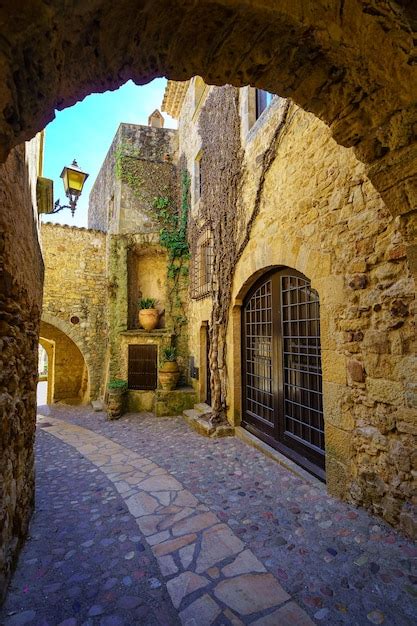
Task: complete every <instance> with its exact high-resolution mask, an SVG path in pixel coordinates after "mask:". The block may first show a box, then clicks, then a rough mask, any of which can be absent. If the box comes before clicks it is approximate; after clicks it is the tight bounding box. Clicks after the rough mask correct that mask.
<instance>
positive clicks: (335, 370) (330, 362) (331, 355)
mask: <svg viewBox="0 0 417 626" xmlns="http://www.w3.org/2000/svg"><path fill="white" fill-rule="evenodd" d="M321 355H322V369H323V380H324V381H326V382H331V383H338V384H340V385H345V384H346V357H345V356H344V354H340V353H339V352H335V351H333V350H322V353H321Z"/></svg>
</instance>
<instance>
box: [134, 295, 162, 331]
mask: <svg viewBox="0 0 417 626" xmlns="http://www.w3.org/2000/svg"><path fill="white" fill-rule="evenodd" d="M138 304H139V315H138V319H139V324H140V325H141V326H142V328H143V329H144V330H147V331H148V332H149V331H150V330H154V329H155V328H156V327H157V326H158V322H159V311H158V309H155V304H156V300H155V298H141V299H140V300H139V303H138Z"/></svg>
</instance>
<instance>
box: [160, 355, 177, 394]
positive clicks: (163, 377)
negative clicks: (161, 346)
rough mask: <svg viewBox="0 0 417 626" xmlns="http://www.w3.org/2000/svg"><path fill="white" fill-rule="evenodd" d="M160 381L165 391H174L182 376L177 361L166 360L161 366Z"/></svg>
mask: <svg viewBox="0 0 417 626" xmlns="http://www.w3.org/2000/svg"><path fill="white" fill-rule="evenodd" d="M158 377H159V383H160V385H161V387H162V389H163V390H164V391H173V390H174V389H175V387H176V386H177V383H178V380H179V378H180V371H179V369H178V363H177V362H176V361H165V363H163V365H161V367H160V368H159V372H158Z"/></svg>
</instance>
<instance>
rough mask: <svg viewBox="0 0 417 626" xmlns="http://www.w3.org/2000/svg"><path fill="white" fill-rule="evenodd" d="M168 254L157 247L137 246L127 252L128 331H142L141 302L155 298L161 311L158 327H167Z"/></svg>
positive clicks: (149, 245)
mask: <svg viewBox="0 0 417 626" xmlns="http://www.w3.org/2000/svg"><path fill="white" fill-rule="evenodd" d="M166 273H167V257H166V253H165V252H164V251H163V250H162V249H161V247H160V246H158V245H153V244H145V245H134V246H132V247H131V248H130V249H129V250H128V253H127V275H128V325H127V327H128V330H134V329H139V328H140V325H139V320H138V311H139V307H138V301H139V299H140V298H155V299H156V308H157V309H158V310H159V312H160V314H161V315H160V318H159V324H158V328H165V303H166Z"/></svg>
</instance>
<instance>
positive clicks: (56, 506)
mask: <svg viewBox="0 0 417 626" xmlns="http://www.w3.org/2000/svg"><path fill="white" fill-rule="evenodd" d="M45 430H46V429H45ZM36 458H37V460H36V478H37V488H36V509H35V514H34V516H33V519H32V522H31V525H30V531H29V533H30V535H29V539H28V541H27V542H26V545H25V547H24V548H23V550H22V552H21V555H20V558H19V564H18V568H17V571H16V573H15V576H14V578H13V580H12V583H11V585H10V588H9V593H8V596H7V599H6V602H5V604H4V605H3V607H2V609H0V624H2V625H4V626H22V625H24V624H27V625H28V626H57V625H58V624H59V625H60V626H78V625H81V624H84V626H96V625H97V626H131V625H133V624H141V625H142V624H143V625H146V626H176V625H177V624H178V625H179V624H180V620H179V618H178V616H177V611H176V610H175V608H174V607H173V605H172V603H171V599H170V596H169V594H168V592H167V590H166V588H165V585H164V583H163V578H162V576H161V572H160V569H159V566H158V563H157V561H156V559H155V557H154V555H153V554H152V551H151V549H150V548H149V547H148V546H147V545H146V542H145V541H144V540H143V537H142V535H141V533H140V532H139V531H138V527H137V524H136V522H135V519H134V518H133V517H132V515H130V513H129V511H128V509H127V507H126V505H125V503H124V501H123V499H122V498H121V497H120V496H119V494H118V493H117V491H116V490H115V489H114V486H113V485H112V483H111V482H110V481H109V480H108V479H107V478H106V477H105V476H104V474H103V473H102V472H101V471H99V470H98V469H97V468H96V467H95V466H94V465H93V464H92V463H90V462H89V461H88V460H87V459H86V458H85V457H83V456H82V455H80V454H79V453H78V452H77V451H76V450H75V449H74V448H73V447H70V446H68V445H66V444H65V443H63V442H62V441H60V440H59V439H57V438H56V437H53V436H51V435H50V434H48V433H47V432H42V431H41V432H39V429H38V433H37V437H36Z"/></svg>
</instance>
